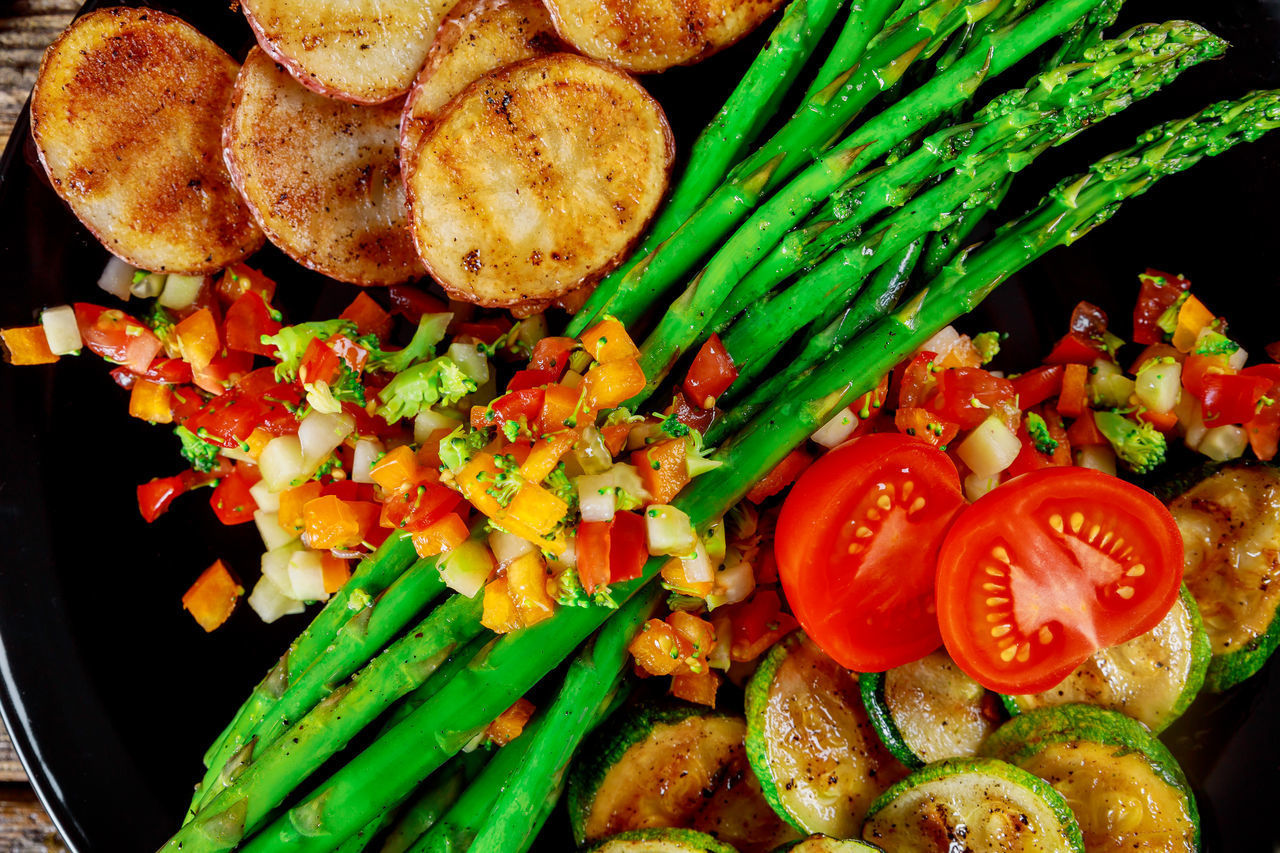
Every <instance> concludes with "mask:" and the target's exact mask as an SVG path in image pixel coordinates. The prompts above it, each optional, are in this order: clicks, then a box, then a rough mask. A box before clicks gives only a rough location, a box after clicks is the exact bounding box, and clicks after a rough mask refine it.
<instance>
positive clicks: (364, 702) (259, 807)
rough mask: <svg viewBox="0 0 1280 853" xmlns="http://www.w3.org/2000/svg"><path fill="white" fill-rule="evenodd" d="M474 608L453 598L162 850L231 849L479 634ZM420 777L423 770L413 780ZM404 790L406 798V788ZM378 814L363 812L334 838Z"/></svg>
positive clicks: (256, 760)
mask: <svg viewBox="0 0 1280 853" xmlns="http://www.w3.org/2000/svg"><path fill="white" fill-rule="evenodd" d="M480 612H481V596H476V597H475V598H474V599H469V598H465V597H463V596H461V595H455V596H453V597H451V598H449V599H448V600H446V601H445V603H444V604H442V605H440V606H439V607H437V608H436V609H435V610H434V611H433V612H432V613H431V614H430V615H429V616H427V617H426V619H424V620H423V621H422V622H421V623H419V625H418V626H417V627H416V628H414V629H412V630H410V631H409V632H408V634H407V635H406V636H405V637H403V638H401V639H399V640H397V641H396V642H395V643H392V644H391V645H390V646H389V647H387V649H386V650H385V651H384V652H383V653H382V654H381V655H379V656H378V657H377V658H375V659H374V660H373V661H372V662H371V663H370V664H368V665H367V666H366V667H365V668H364V669H362V670H361V671H360V672H359V673H358V674H357V675H356V677H355V678H353V679H352V680H351V681H349V682H348V683H347V684H345V685H343V686H342V687H339V688H337V689H336V690H334V691H333V692H332V693H330V694H329V696H328V697H327V698H326V699H325V700H324V701H323V702H321V703H320V704H319V705H317V706H316V707H315V708H313V709H312V710H311V711H310V712H309V713H308V714H307V715H306V716H304V717H303V718H302V719H301V720H299V721H298V722H296V723H294V724H293V725H292V726H291V727H290V728H289V729H288V730H287V731H286V732H285V733H284V734H283V735H281V737H279V738H277V740H276V742H275V743H273V744H272V745H271V746H269V747H267V748H266V749H265V750H263V751H262V752H261V753H260V754H258V755H255V756H254V757H253V760H252V761H250V762H248V763H246V764H244V765H243V767H242V768H241V769H240V772H239V774H238V775H237V776H236V778H235V779H234V780H232V781H231V784H230V785H228V786H227V787H226V788H224V789H223V790H221V791H220V792H218V794H216V795H215V796H214V797H213V799H212V800H210V801H209V802H208V803H206V804H205V806H204V807H203V808H202V809H200V811H199V812H198V813H197V814H196V816H195V817H194V818H192V820H191V821H190V822H188V823H187V824H186V825H184V826H183V827H182V829H180V830H179V831H178V833H177V834H176V835H174V836H173V838H171V839H170V840H169V841H168V843H166V844H165V846H164V848H162V849H164V850H169V851H178V850H182V851H185V853H192V852H193V851H212V850H230V849H233V848H234V847H235V846H236V845H237V844H239V843H240V841H241V839H242V838H243V837H244V836H245V834H246V833H248V832H251V831H252V830H253V829H254V828H255V827H256V826H257V825H258V824H259V823H260V822H261V821H262V820H263V819H264V818H265V817H266V816H268V815H269V814H270V813H271V812H272V810H274V809H275V808H276V807H277V806H278V805H280V803H281V802H283V800H284V798H285V797H287V796H288V795H289V792H290V791H292V790H293V789H294V788H295V787H297V785H298V784H299V783H300V782H301V781H302V780H303V779H305V778H306V777H307V775H308V774H310V773H311V772H313V771H314V770H315V769H316V768H317V767H319V766H320V765H321V764H322V763H324V761H325V760H327V759H328V758H329V757H330V756H332V755H333V754H334V753H336V752H337V751H338V750H340V749H342V748H343V747H344V746H346V745H347V743H348V742H349V741H350V740H351V738H352V737H354V736H355V735H356V734H357V733H358V732H360V731H361V729H363V728H364V727H365V726H367V725H368V724H369V723H371V722H373V720H375V719H376V718H377V717H378V715H379V714H381V713H382V712H383V711H384V710H386V709H387V708H388V707H389V706H390V705H391V704H392V703H393V702H395V701H396V700H397V699H399V698H400V697H402V696H404V695H405V694H407V693H409V692H410V691H412V690H414V689H415V688H417V687H418V686H419V685H421V684H422V683H423V682H424V681H426V680H427V678H428V677H429V676H430V675H431V674H432V673H433V672H434V671H435V670H436V669H438V668H439V666H440V665H441V664H442V663H443V662H444V661H445V660H446V659H447V658H448V657H449V655H450V654H452V653H453V652H454V651H455V650H457V648H458V647H459V646H461V645H463V644H464V643H466V642H468V641H469V640H471V639H472V638H473V637H476V636H477V635H479V633H480V632H481V631H482V630H483V629H482V627H481V626H480ZM513 701H514V700H513ZM508 704H510V703H508ZM501 710H503V709H499V712H500V711H501ZM494 716H495V717H496V716H497V714H496V713H495V714H494ZM460 747H461V745H459V748H460ZM455 751H456V750H455ZM451 754H452V753H451ZM432 769H434V768H432ZM425 776H426V774H425V773H424V774H423V775H422V776H421V777H419V778H425ZM411 789H412V786H410V790H411ZM404 793H405V795H406V796H407V794H408V791H405V792H404ZM397 802H398V800H397ZM377 817H378V815H377V814H370V815H369V816H368V819H367V820H364V821H362V822H361V823H360V824H359V825H357V826H355V827H352V828H351V831H349V832H347V833H346V834H344V835H343V838H342V839H337V841H341V840H343V839H345V838H346V837H347V836H348V835H351V834H354V832H355V831H356V830H359V829H361V828H363V827H364V826H366V825H367V824H369V823H370V822H372V821H373V820H374V819H376V818H377Z"/></svg>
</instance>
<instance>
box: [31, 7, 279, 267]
mask: <svg viewBox="0 0 1280 853" xmlns="http://www.w3.org/2000/svg"><path fill="white" fill-rule="evenodd" d="M238 68H239V66H238V65H236V61H235V60H234V59H232V58H231V57H230V56H228V55H227V54H226V52H225V51H223V49H222V48H220V47H218V46H217V45H216V44H214V43H213V42H212V41H211V40H210V39H209V38H208V37H207V36H205V35H203V34H202V33H200V32H199V31H198V30H196V28H195V27H193V26H191V25H190V24H188V23H186V22H185V21H182V20H180V19H178V18H175V17H173V16H172V15H166V14H165V13H163V12H157V11H155V10H154V9H131V8H126V7H115V8H110V9H99V10H98V11H96V12H90V13H89V14H87V15H85V16H83V17H81V18H78V19H77V20H76V21H75V22H74V23H72V24H71V26H69V27H67V29H66V31H65V32H64V33H63V34H62V35H61V36H59V37H58V40H57V41H55V42H54V43H53V44H52V45H51V46H50V47H49V49H48V50H47V51H46V52H45V55H44V60H43V61H42V62H41V63H40V74H39V76H38V77H37V78H36V86H35V89H34V90H33V91H32V93H31V133H32V136H33V137H34V139H35V143H36V150H37V152H38V153H39V155H40V162H41V163H43V164H44V168H45V171H46V172H48V174H49V181H50V183H52V184H53V188H54V190H56V191H57V193H58V195H59V196H61V197H62V199H63V201H65V202H66V203H67V204H68V205H70V207H71V211H72V213H74V214H75V215H76V217H77V218H78V219H79V220H80V221H81V222H83V223H84V225H85V227H86V228H88V229H89V230H90V231H91V232H93V235H94V236H95V237H97V238H98V240H99V241H101V243H102V245H103V246H105V247H106V248H107V250H108V251H110V252H111V253H112V254H114V255H117V256H119V257H121V258H123V259H124V260H126V261H128V262H129V263H131V264H133V265H134V266H137V267H141V268H142V269H146V270H153V271H156V272H168V273H181V274H185V275H204V274H207V273H213V272H217V271H218V270H220V269H222V268H223V267H225V266H228V265H229V264H231V263H234V262H235V261H238V260H241V259H242V258H244V257H247V256H248V255H249V254H251V253H252V252H254V251H256V250H257V249H258V248H259V247H261V246H262V243H263V236H262V231H260V230H259V229H258V226H257V225H256V224H255V223H254V221H253V217H252V216H251V215H250V214H249V208H248V207H247V206H246V205H245V203H244V201H242V200H241V198H240V194H239V193H238V192H236V188H235V186H234V185H233V184H232V183H231V175H230V174H229V173H228V171H227V167H226V166H225V165H224V164H223V162H222V122H223V119H224V118H225V116H226V114H227V109H228V108H229V107H230V105H231V95H232V91H233V89H234V85H235V79H236V71H237V70H238Z"/></svg>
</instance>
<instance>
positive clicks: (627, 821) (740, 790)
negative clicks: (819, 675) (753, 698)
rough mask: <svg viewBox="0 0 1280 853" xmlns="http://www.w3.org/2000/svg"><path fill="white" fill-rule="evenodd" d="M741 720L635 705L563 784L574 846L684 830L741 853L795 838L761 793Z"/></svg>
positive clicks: (761, 850) (682, 707)
mask: <svg viewBox="0 0 1280 853" xmlns="http://www.w3.org/2000/svg"><path fill="white" fill-rule="evenodd" d="M746 728H747V724H746V721H745V720H743V719H742V717H740V716H737V715H734V714H728V713H721V712H716V711H708V710H706V709H705V708H697V707H693V706H686V705H672V706H640V707H637V708H636V709H634V710H633V711H632V712H631V713H630V714H629V715H628V716H627V717H626V718H625V719H624V720H623V721H622V722H621V724H620V725H613V724H612V723H611V724H610V726H609V731H608V732H607V733H605V732H602V733H601V734H600V736H598V737H597V738H596V739H595V741H594V743H592V744H591V745H590V746H589V747H587V748H585V749H584V750H583V751H582V752H581V753H580V755H582V756H583V757H584V758H583V759H582V760H580V761H579V762H578V763H577V764H575V766H574V767H573V769H572V771H571V774H570V777H569V790H568V806H569V820H570V823H571V825H572V827H573V834H574V838H575V839H576V840H577V841H578V843H579V844H581V843H583V842H587V841H598V840H600V839H603V838H608V837H610V836H613V835H615V834H616V833H619V832H628V831H631V830H638V829H651V828H659V827H665V828H671V829H692V830H696V831H698V832H704V833H707V834H708V835H711V836H714V837H715V838H716V839H718V840H719V841H721V842H722V843H725V844H729V845H732V846H733V847H736V848H737V849H738V850H740V851H742V853H757V851H758V853H766V851H769V850H772V849H773V848H774V847H776V846H777V845H779V844H781V843H783V842H785V841H789V840H791V839H793V838H795V837H796V834H795V833H794V832H792V831H791V830H790V828H789V827H788V826H786V824H784V823H783V822H782V821H781V820H779V819H778V817H777V816H776V815H775V814H774V813H773V811H772V810H771V809H770V808H769V806H768V805H767V804H766V803H765V801H764V798H763V797H762V796H761V794H760V784H759V782H757V781H756V778H755V775H754V774H753V773H752V772H751V766H750V765H749V764H748V763H747V756H746V746H745V744H744V742H743V741H744V738H745V736H746Z"/></svg>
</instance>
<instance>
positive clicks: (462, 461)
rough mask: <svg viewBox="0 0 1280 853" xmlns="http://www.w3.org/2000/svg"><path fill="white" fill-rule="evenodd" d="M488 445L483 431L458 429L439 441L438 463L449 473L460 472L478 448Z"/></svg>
mask: <svg viewBox="0 0 1280 853" xmlns="http://www.w3.org/2000/svg"><path fill="white" fill-rule="evenodd" d="M488 443H489V437H488V436H487V435H486V434H485V432H484V431H483V430H474V429H472V430H469V429H466V428H465V427H458V428H457V429H455V430H454V431H453V432H451V433H449V434H448V435H446V436H445V437H444V438H442V439H440V461H441V462H443V463H444V465H445V467H446V468H448V469H449V470H450V471H454V472H457V471H461V470H462V468H463V467H464V466H465V465H466V464H467V463H468V462H470V461H471V457H472V456H474V455H475V454H476V451H478V450H479V449H480V448H482V447H484V446H485V445H486V444H488Z"/></svg>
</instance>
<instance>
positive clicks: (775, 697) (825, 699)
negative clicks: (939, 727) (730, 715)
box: [746, 632, 907, 838]
mask: <svg viewBox="0 0 1280 853" xmlns="http://www.w3.org/2000/svg"><path fill="white" fill-rule="evenodd" d="M746 698H747V721H748V731H747V750H748V756H749V757H750V759H751V766H752V768H753V769H754V770H755V772H756V776H758V777H759V779H760V786H761V788H762V789H763V791H764V795H765V798H766V799H767V800H768V801H769V805H771V806H773V808H774V810H775V811H776V812H777V813H778V814H779V815H781V816H782V817H783V818H785V819H786V820H787V821H788V822H790V823H791V825H792V826H795V827H796V828H797V829H799V830H801V831H802V832H805V833H822V834H824V835H830V836H834V837H836V838H849V837H851V836H855V835H857V833H858V828H859V827H860V826H861V825H862V818H863V815H864V814H865V813H866V810H867V808H868V807H869V806H870V805H871V803H872V802H874V801H875V799H876V797H877V796H879V795H880V793H881V792H882V791H884V790H885V789H886V788H888V787H889V786H890V785H892V784H893V783H894V782H895V781H897V780H898V779H901V778H902V777H903V776H905V775H906V774H907V768H906V767H904V766H903V765H902V764H901V763H899V762H898V760H897V759H895V758H894V757H893V755H891V754H890V753H889V751H888V750H887V749H885V747H884V745H883V744H881V743H880V738H879V736H878V735H877V734H876V731H875V728H874V727H873V726H872V725H871V721H870V720H869V719H868V718H867V712H866V709H865V708H864V707H863V704H862V697H861V695H860V694H859V689H858V680H857V677H856V676H854V675H852V674H850V673H849V672H848V671H846V670H845V669H844V668H843V667H841V666H840V665H839V664H838V663H836V662H835V661H834V660H832V659H831V658H830V657H828V656H827V655H826V654H825V653H824V652H823V651H822V650H821V649H820V648H818V646H817V645H816V644H814V643H813V642H812V641H811V640H810V639H809V638H808V637H806V636H805V635H804V634H803V633H801V632H795V633H793V634H791V635H789V636H788V637H787V638H786V639H784V640H783V641H782V642H781V643H779V644H778V645H776V646H774V648H773V649H772V651H770V652H769V655H768V656H767V657H766V658H765V660H764V662H763V663H761V664H760V668H759V669H757V670H756V673H755V675H753V676H752V678H751V682H750V683H749V684H748V685H747V697H746Z"/></svg>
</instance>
